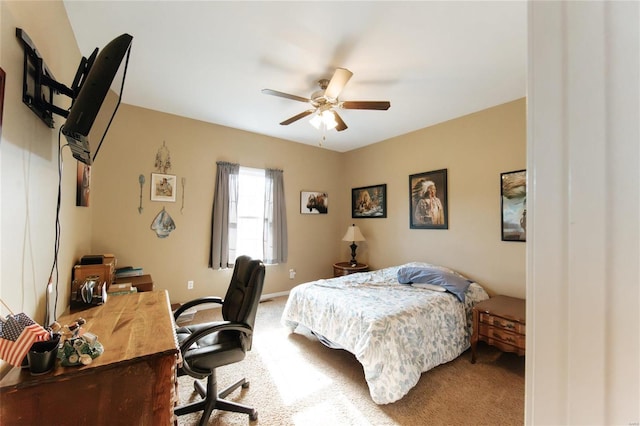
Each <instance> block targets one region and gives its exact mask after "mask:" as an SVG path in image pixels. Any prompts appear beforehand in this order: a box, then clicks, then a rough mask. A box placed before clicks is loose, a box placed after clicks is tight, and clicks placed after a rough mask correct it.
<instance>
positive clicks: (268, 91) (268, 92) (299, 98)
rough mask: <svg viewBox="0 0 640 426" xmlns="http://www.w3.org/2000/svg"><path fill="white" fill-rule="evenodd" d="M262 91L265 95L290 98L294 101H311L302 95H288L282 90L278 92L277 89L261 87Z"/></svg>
mask: <svg viewBox="0 0 640 426" xmlns="http://www.w3.org/2000/svg"><path fill="white" fill-rule="evenodd" d="M262 93H264V94H265V95H273V96H279V97H281V98H287V99H292V100H294V101H300V102H311V100H310V99H308V98H303V97H302V96H296V95H290V94H288V93H284V92H278V91H277V90H271V89H262Z"/></svg>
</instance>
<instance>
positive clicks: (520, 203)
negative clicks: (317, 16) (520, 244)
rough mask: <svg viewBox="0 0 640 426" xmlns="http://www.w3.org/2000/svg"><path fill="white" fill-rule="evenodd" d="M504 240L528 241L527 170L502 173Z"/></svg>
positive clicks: (501, 196)
mask: <svg viewBox="0 0 640 426" xmlns="http://www.w3.org/2000/svg"><path fill="white" fill-rule="evenodd" d="M500 199H501V202H500V207H501V219H502V222H501V224H502V226H501V229H502V232H501V233H502V241H527V171H526V170H517V171H515V172H507V173H500Z"/></svg>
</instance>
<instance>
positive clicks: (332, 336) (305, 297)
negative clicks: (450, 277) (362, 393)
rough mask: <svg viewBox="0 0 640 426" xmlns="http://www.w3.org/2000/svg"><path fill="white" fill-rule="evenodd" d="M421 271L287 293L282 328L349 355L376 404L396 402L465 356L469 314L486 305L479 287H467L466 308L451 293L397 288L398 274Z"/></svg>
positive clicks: (370, 275)
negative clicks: (425, 376) (423, 378)
mask: <svg viewBox="0 0 640 426" xmlns="http://www.w3.org/2000/svg"><path fill="white" fill-rule="evenodd" d="M425 265H426V266H433V265H429V264H426V263H419V262H412V263H408V264H406V265H400V266H393V267H389V268H385V269H381V270H378V271H372V272H362V273H357V274H351V275H346V276H343V277H338V278H331V279H326V280H318V281H313V282H309V283H305V284H300V285H298V286H296V287H295V288H294V289H293V290H291V293H290V295H289V298H288V300H287V303H286V306H285V309H284V312H283V314H282V323H283V324H284V325H285V326H287V327H289V328H290V330H291V331H292V332H293V331H294V330H295V328H296V327H297V326H298V325H299V324H300V325H303V326H305V327H307V328H308V329H310V330H311V331H312V332H314V334H316V335H320V336H321V337H322V338H324V339H322V338H321V340H324V343H330V346H332V347H340V348H343V349H345V350H348V351H349V352H351V353H353V354H354V355H355V356H356V358H357V359H358V361H359V362H360V363H361V364H362V366H363V367H364V374H365V379H366V381H367V384H368V385H369V392H370V393H371V397H372V399H373V401H374V402H375V403H377V404H388V403H391V402H394V401H397V400H399V399H400V398H402V397H403V396H404V395H406V394H407V393H408V392H409V390H410V389H411V388H413V387H414V386H415V385H416V384H417V383H418V380H419V379H420V375H421V374H422V372H425V371H427V370H430V369H431V368H433V367H435V366H437V365H439V364H443V363H446V362H449V361H451V360H453V359H455V358H457V357H458V356H459V355H460V354H461V353H462V352H464V351H465V350H466V349H467V348H469V345H470V337H471V333H472V315H471V308H472V307H473V305H475V304H476V303H478V302H480V301H482V300H485V299H487V298H488V297H489V296H488V295H487V293H486V292H485V291H484V289H483V288H482V287H481V286H480V285H478V284H477V283H472V284H471V285H470V286H469V289H468V290H467V292H466V294H465V299H466V300H465V303H461V302H460V301H459V300H458V299H457V298H456V297H455V296H454V295H453V294H450V293H448V292H438V291H433V290H427V289H423V288H417V287H412V286H411V285H407V284H400V283H398V280H397V271H398V269H399V268H400V267H401V266H425ZM438 268H440V267H438ZM443 269H445V270H448V271H451V270H450V269H447V268H443ZM327 340H328V342H326V341H327Z"/></svg>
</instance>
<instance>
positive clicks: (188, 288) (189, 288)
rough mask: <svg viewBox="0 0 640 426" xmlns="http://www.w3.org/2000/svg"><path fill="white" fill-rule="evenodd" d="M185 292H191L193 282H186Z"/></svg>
mask: <svg viewBox="0 0 640 426" xmlns="http://www.w3.org/2000/svg"><path fill="white" fill-rule="evenodd" d="M187 290H193V281H187Z"/></svg>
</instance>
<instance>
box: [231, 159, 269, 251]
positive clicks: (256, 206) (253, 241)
mask: <svg viewBox="0 0 640 426" xmlns="http://www.w3.org/2000/svg"><path fill="white" fill-rule="evenodd" d="M264 188H265V173H264V170H263V169H253V168H249V167H242V166H240V173H239V175H238V222H237V225H236V227H237V229H236V244H235V246H236V247H235V252H234V249H233V247H229V259H230V261H235V258H236V257H237V256H240V255H242V254H246V255H248V256H251V257H252V258H254V259H264V250H263V244H262V240H263V238H262V236H263V235H264V221H265V217H264Z"/></svg>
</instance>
